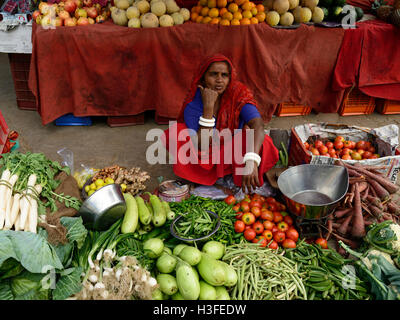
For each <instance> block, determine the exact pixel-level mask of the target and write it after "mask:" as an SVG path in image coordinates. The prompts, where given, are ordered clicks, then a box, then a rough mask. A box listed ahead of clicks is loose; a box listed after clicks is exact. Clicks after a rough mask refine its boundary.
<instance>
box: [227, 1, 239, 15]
mask: <svg viewBox="0 0 400 320" xmlns="http://www.w3.org/2000/svg"><path fill="white" fill-rule="evenodd" d="M238 9H239V7H238V5H237V4H236V3H231V4H229V6H228V10H229V11H230V12H232V13H234V12H236V11H238Z"/></svg>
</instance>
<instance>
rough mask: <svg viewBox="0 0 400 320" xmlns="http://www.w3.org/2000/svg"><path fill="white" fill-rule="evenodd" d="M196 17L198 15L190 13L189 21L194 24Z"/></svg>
mask: <svg viewBox="0 0 400 320" xmlns="http://www.w3.org/2000/svg"><path fill="white" fill-rule="evenodd" d="M198 16H199V14H198V13H197V12H192V13H191V14H190V20H192V21H193V22H195V21H196V19H197V17H198Z"/></svg>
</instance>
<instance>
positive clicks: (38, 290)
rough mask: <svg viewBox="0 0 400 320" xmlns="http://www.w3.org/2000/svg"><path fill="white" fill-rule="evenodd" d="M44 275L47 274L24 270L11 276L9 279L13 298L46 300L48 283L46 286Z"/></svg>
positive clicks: (48, 289)
mask: <svg viewBox="0 0 400 320" xmlns="http://www.w3.org/2000/svg"><path fill="white" fill-rule="evenodd" d="M45 277H48V275H46V274H39V273H30V272H28V271H24V272H23V273H21V274H20V275H18V276H17V277H15V278H13V279H12V280H11V290H12V293H13V296H14V299H15V300H48V299H49V298H50V285H48V286H49V287H47V285H46V284H47V278H45ZM42 280H43V281H42ZM49 280H51V279H49Z"/></svg>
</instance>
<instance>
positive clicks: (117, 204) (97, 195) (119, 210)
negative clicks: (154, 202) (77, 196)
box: [79, 184, 126, 231]
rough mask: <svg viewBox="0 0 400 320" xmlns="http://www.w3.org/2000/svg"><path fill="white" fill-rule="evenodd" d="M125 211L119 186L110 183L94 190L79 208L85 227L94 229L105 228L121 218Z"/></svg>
mask: <svg viewBox="0 0 400 320" xmlns="http://www.w3.org/2000/svg"><path fill="white" fill-rule="evenodd" d="M125 211H126V203H125V199H124V196H123V195H122V192H121V188H120V186H119V185H117V184H110V185H107V186H104V187H103V188H101V189H99V190H97V191H96V192H94V193H93V194H92V195H91V196H90V197H89V198H87V199H86V200H85V201H84V202H83V204H82V206H81V208H80V210H79V214H80V215H81V217H82V219H83V222H84V224H85V226H86V227H88V228H90V229H95V230H100V231H102V230H107V229H108V228H109V227H110V226H111V225H112V224H114V222H116V221H117V220H118V219H119V218H121V217H122V216H123V215H124V214H125Z"/></svg>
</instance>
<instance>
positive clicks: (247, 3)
mask: <svg viewBox="0 0 400 320" xmlns="http://www.w3.org/2000/svg"><path fill="white" fill-rule="evenodd" d="M252 7H253V6H252V5H251V3H250V2H249V1H246V2H245V3H243V4H242V9H243V10H244V11H246V10H248V11H250V10H251V8H252Z"/></svg>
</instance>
